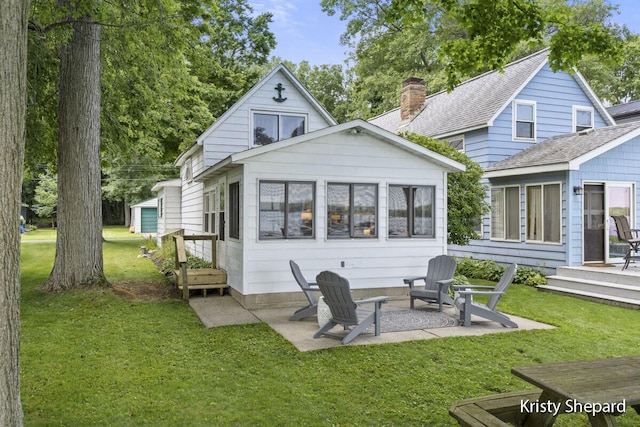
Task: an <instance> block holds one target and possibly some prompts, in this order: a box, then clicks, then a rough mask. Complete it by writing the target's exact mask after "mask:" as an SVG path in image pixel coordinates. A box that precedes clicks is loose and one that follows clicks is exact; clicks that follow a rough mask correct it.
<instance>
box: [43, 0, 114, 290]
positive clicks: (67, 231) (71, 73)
mask: <svg viewBox="0 0 640 427" xmlns="http://www.w3.org/2000/svg"><path fill="white" fill-rule="evenodd" d="M89 3H90V4H88V5H80V4H79V3H78V2H75V1H72V0H67V1H64V2H63V1H60V2H58V5H59V7H60V8H61V9H63V10H64V11H65V12H67V15H66V16H64V19H66V20H68V21H70V24H69V25H70V28H71V36H70V38H69V39H68V41H67V42H66V43H65V44H64V45H63V46H62V47H61V51H60V77H59V79H60V81H59V85H58V91H59V103H58V198H59V200H58V214H57V217H58V238H57V239H56V256H55V261H54V264H53V270H52V271H51V274H50V276H49V278H48V279H47V281H46V282H45V283H44V284H43V285H42V289H43V290H48V291H57V290H64V289H70V288H74V287H87V286H104V285H107V280H106V278H105V276H104V271H103V258H102V190H101V173H100V95H101V91H100V32H101V26H100V24H99V23H97V22H96V21H95V19H94V17H93V16H92V7H91V6H93V2H89Z"/></svg>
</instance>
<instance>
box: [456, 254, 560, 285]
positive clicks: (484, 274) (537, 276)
mask: <svg viewBox="0 0 640 427" xmlns="http://www.w3.org/2000/svg"><path fill="white" fill-rule="evenodd" d="M457 262H458V266H457V268H456V274H460V275H464V276H466V277H469V278H472V279H483V280H490V281H492V282H497V281H498V280H500V278H501V277H502V274H503V273H504V270H505V269H504V267H502V266H500V265H498V264H497V263H496V262H495V261H492V260H479V259H474V258H472V257H465V258H458V259H457ZM513 282H514V283H519V284H522V285H527V286H538V285H546V284H547V279H546V278H545V277H544V276H543V275H542V273H541V272H540V271H538V270H536V269H535V268H531V267H521V266H518V270H517V271H516V277H515V278H514V280H513Z"/></svg>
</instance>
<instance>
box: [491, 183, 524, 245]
mask: <svg viewBox="0 0 640 427" xmlns="http://www.w3.org/2000/svg"><path fill="white" fill-rule="evenodd" d="M491 238H492V239H501V240H517V241H520V187H494V188H492V189H491Z"/></svg>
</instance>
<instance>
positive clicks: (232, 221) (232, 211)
mask: <svg viewBox="0 0 640 427" xmlns="http://www.w3.org/2000/svg"><path fill="white" fill-rule="evenodd" d="M229 237H233V238H234V239H239V238H240V183H239V182H232V183H231V184H229Z"/></svg>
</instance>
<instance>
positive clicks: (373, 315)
mask: <svg viewBox="0 0 640 427" xmlns="http://www.w3.org/2000/svg"><path fill="white" fill-rule="evenodd" d="M316 282H317V283H318V287H319V288H320V292H322V296H323V297H324V302H325V303H326V304H327V305H328V306H329V309H330V310H331V320H329V322H327V324H325V325H324V326H323V327H321V328H320V329H318V331H317V332H316V333H315V334H314V335H313V337H314V338H320V337H321V336H323V335H324V336H327V337H329V338H337V339H341V340H342V344H349V343H350V342H351V341H352V340H353V339H354V338H355V337H357V336H358V335H360V334H361V333H363V332H364V331H366V330H367V328H369V327H370V326H371V325H374V331H375V335H376V336H378V335H380V312H381V309H382V304H383V303H385V302H387V301H388V300H389V298H388V297H386V296H380V297H373V298H367V299H363V300H359V301H354V300H353V298H352V297H351V289H350V288H349V281H348V280H347V279H345V278H344V277H341V276H340V275H338V274H336V273H333V272H331V271H323V272H321V273H320V274H318V275H317V276H316ZM365 304H373V309H372V310H371V309H365V308H362V307H361V306H362V305H365ZM337 325H342V326H344V329H345V330H349V332H348V333H347V334H346V335H344V334H334V333H330V332H329V331H330V330H331V329H333V327H334V326H337Z"/></svg>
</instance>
